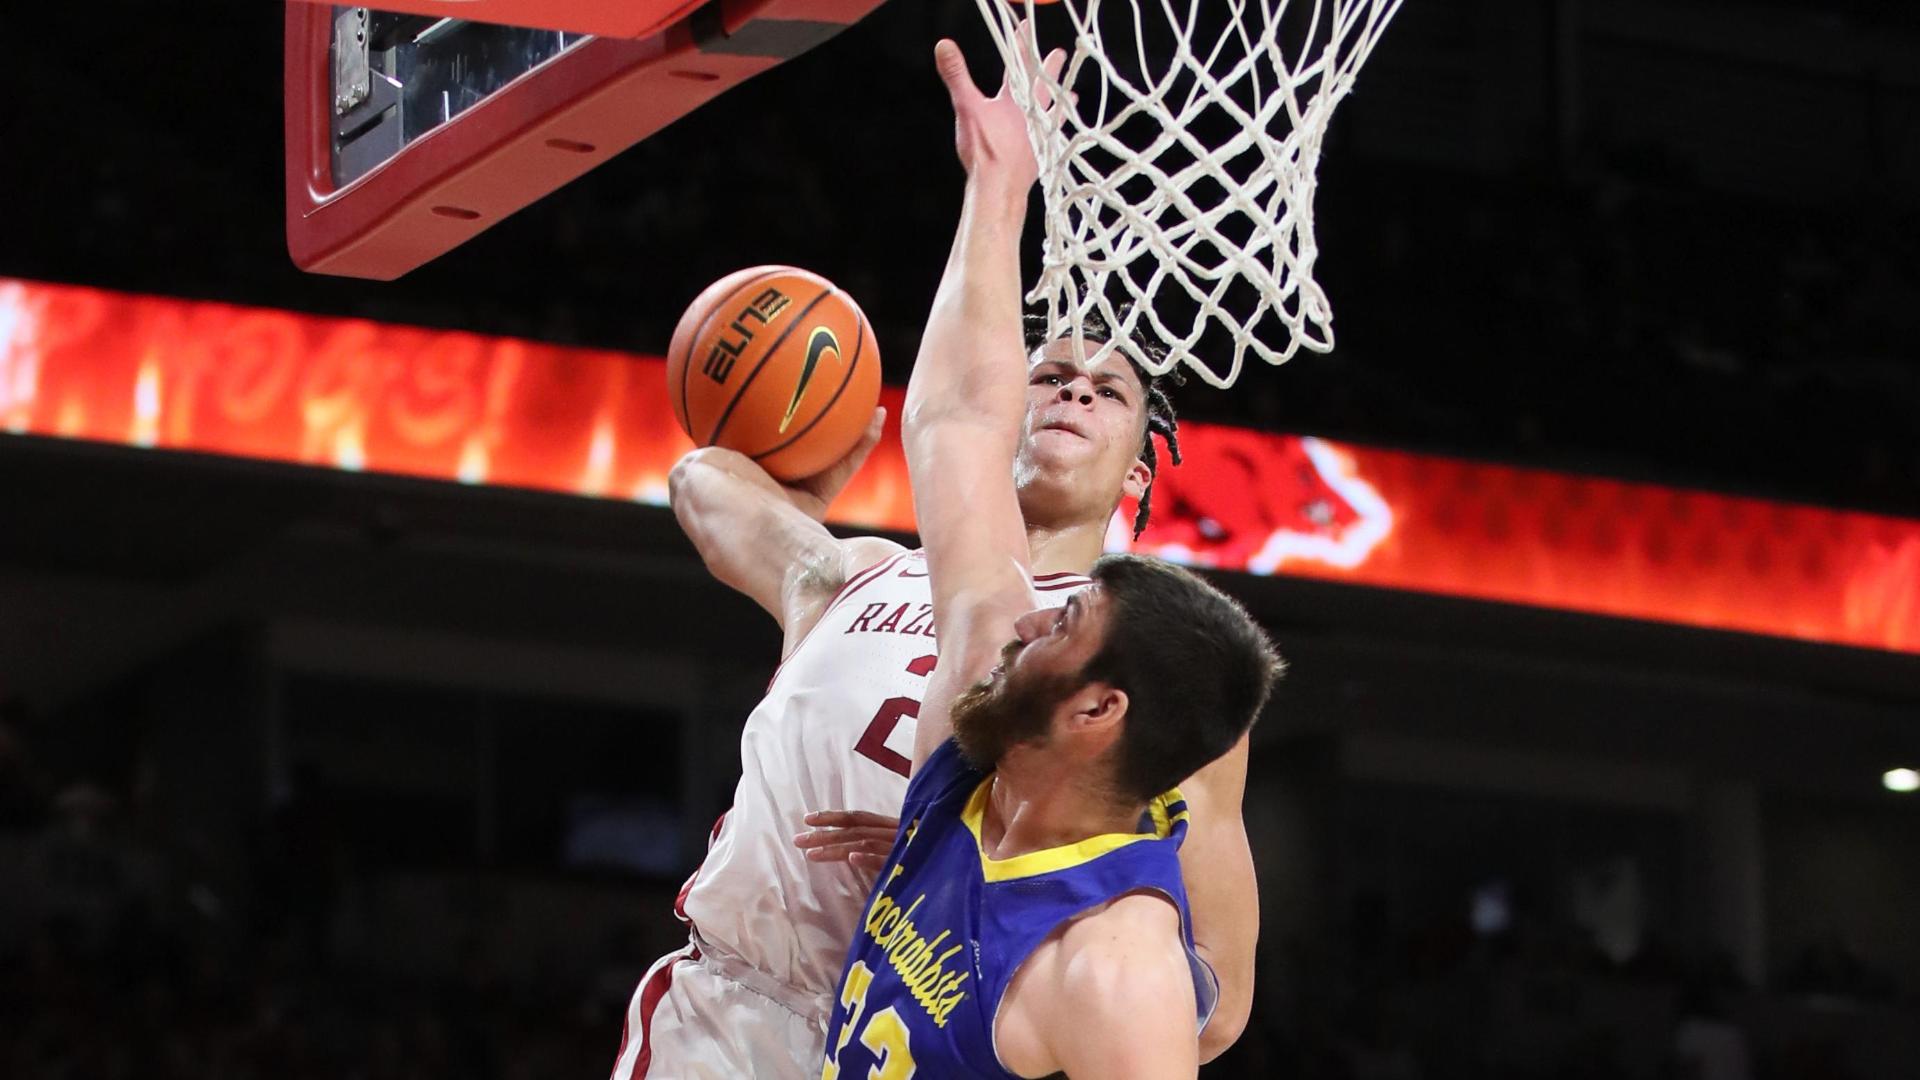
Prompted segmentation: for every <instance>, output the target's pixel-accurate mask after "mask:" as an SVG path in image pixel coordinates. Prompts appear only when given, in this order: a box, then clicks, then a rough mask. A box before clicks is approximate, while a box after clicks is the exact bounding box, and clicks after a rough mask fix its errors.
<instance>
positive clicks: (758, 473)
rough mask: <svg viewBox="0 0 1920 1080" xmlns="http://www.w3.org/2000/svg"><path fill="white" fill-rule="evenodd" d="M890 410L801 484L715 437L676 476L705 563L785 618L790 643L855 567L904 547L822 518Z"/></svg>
mask: <svg viewBox="0 0 1920 1080" xmlns="http://www.w3.org/2000/svg"><path fill="white" fill-rule="evenodd" d="M884 419H885V414H884V412H883V411H876V413H875V415H874V420H873V424H872V426H871V427H870V428H869V429H868V432H867V434H866V436H865V437H864V438H863V439H862V440H861V443H860V445H859V446H857V447H855V449H854V451H853V452H852V453H849V454H848V455H847V456H846V457H845V458H843V459H842V460H841V461H840V462H839V463H836V464H835V465H834V466H833V467H832V468H829V469H828V470H826V471H825V472H822V473H821V474H820V475H818V476H816V477H809V478H807V479H806V480H802V481H798V482H796V483H794V484H782V483H780V482H779V481H777V480H775V479H774V478H773V477H771V476H769V475H767V473H766V472H765V470H763V469H761V468H760V467H759V466H758V465H756V464H754V462H753V461H752V460H751V459H749V458H747V457H745V456H744V455H741V454H738V453H735V452H733V451H731V450H723V449H720V448H717V447H708V448H706V449H702V450H696V451H694V452H692V453H690V454H688V455H686V456H685V457H683V458H681V459H680V461H679V462H678V463H677V464H676V465H675V466H674V468H673V472H672V474H671V475H670V477H669V478H668V487H669V492H670V500H671V503H672V506H673V512H674V516H675V517H676V518H677V519H678V520H679V522H680V527H681V529H682V530H684V531H685V532H686V534H687V537H688V538H689V539H690V540H692V541H693V544H694V547H695V549H696V550H698V551H699V552H700V557H701V559H702V560H703V561H704V562H705V563H706V565H707V569H708V570H709V571H710V572H711V573H712V574H713V575H714V577H716V578H718V579H719V580H720V581H722V582H724V583H725V584H727V585H729V586H731V587H733V588H734V589H736V590H738V591H739V592H741V593H743V594H745V595H746V596H748V597H749V598H751V599H752V600H753V601H754V602H755V603H757V604H759V605H760V606H761V607H762V608H764V609H765V610H766V611H767V612H768V614H770V615H772V616H773V617H774V618H775V619H776V620H778V621H779V622H780V624H781V626H782V628H783V629H784V630H786V632H787V638H788V644H789V647H790V646H791V645H792V644H793V643H795V642H797V641H798V639H799V637H800V635H801V634H804V632H805V629H806V628H807V627H808V626H811V620H812V619H813V618H817V617H818V616H819V610H820V608H822V607H824V606H825V601H826V599H828V598H830V597H831V596H832V594H833V593H834V592H835V591H836V590H837V589H838V588H839V587H840V585H841V584H842V583H844V582H845V581H846V580H847V578H848V577H849V576H851V575H852V574H854V573H858V572H859V571H860V570H861V569H864V568H865V567H866V566H869V565H872V564H873V563H875V562H878V561H879V560H880V559H883V558H886V557H887V556H888V555H890V554H892V553H893V552H896V551H898V550H899V547H898V545H895V544H891V543H889V542H887V541H884V540H877V539H858V540H849V541H842V540H838V539H836V538H835V537H834V536H833V535H832V534H831V533H829V532H828V531H827V529H826V527H825V526H824V525H822V524H821V523H820V520H821V519H822V518H824V517H825V516H826V510H827V506H828V504H829V503H831V502H832V500H833V497H834V496H835V495H837V494H838V493H839V491H840V489H841V487H843V486H845V484H846V481H847V480H848V479H850V478H851V477H852V475H853V473H854V471H855V470H856V469H857V468H858V466H859V464H860V463H861V462H862V461H864V460H865V459H866V456H867V454H868V452H870V451H871V449H872V447H873V444H874V443H875V442H877V441H878V439H879V435H880V429H881V425H882V423H883V422H884ZM797 623H798V624H804V625H796V624H797Z"/></svg>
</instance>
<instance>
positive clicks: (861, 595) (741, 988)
mask: <svg viewBox="0 0 1920 1080" xmlns="http://www.w3.org/2000/svg"><path fill="white" fill-rule="evenodd" d="M985 100H986V101H987V102H988V106H989V107H992V108H996V109H998V110H1000V114H1001V115H1002V116H1003V117H1011V118H1012V121H1013V122H1018V117H1019V110H1018V108H1017V107H1016V106H1015V105H1014V104H1013V103H1012V101H1011V100H1010V99H1009V98H1008V97H1007V95H1006V92H1005V90H1004V89H1003V90H1002V92H1001V95H1000V96H999V97H997V98H994V99H985ZM1029 167H1031V165H1030V163H1029ZM1007 287H1008V289H1009V291H1010V293H1011V295H1013V296H1014V297H1015V299H1014V301H1013V302H1015V303H1016V304H1017V302H1018V301H1017V295H1018V282H1017V281H1015V282H1009V283H1008V284H1007ZM1092 351H1093V350H1091V349H1087V348H1085V346H1084V343H1079V342H1068V341H1058V342H1052V343H1047V344H1044V345H1042V346H1041V347H1040V348H1038V349H1036V350H1035V352H1034V354H1033V364H1032V366H1031V369H1030V374H1029V387H1028V398H1027V399H1028V410H1027V416H1026V423H1025V431H1024V435H1023V439H1022V444H1021V447H1020V451H1019V454H1018V459H1017V462H1016V480H1017V483H1018V488H1019V500H1020V508H1021V512H1022V516H1023V518H1024V520H1025V522H1026V529H1027V540H1028V545H1029V549H1030V551H1031V561H1030V563H1029V566H1030V569H1031V572H1032V575H1033V579H1034V588H1035V592H1036V595H1037V596H1038V597H1040V598H1041V599H1042V602H1044V603H1050V604H1054V605H1059V604H1064V603H1065V602H1066V600H1067V598H1068V597H1070V596H1071V595H1073V594H1074V593H1075V592H1076V591H1078V590H1079V589H1081V588H1083V587H1084V586H1085V585H1086V584H1088V579H1087V577H1086V576H1085V574H1086V571H1087V570H1088V569H1089V568H1091V567H1092V565H1093V563H1094V560H1095V559H1096V558H1098V557H1099V556H1100V554H1101V553H1102V550H1103V548H1104V546H1105V544H1104V541H1105V537H1106V532H1107V526H1108V523H1109V521H1110V520H1111V519H1112V517H1113V515H1114V513H1115V511H1116V510H1117V508H1118V507H1119V505H1120V501H1121V498H1122V496H1123V495H1124V496H1131V497H1134V498H1138V499H1143V500H1144V498H1145V497H1146V496H1147V495H1148V494H1149V487H1150V485H1151V483H1152V480H1153V463H1154V462H1155V461H1156V457H1155V455H1154V453H1153V443H1152V431H1160V432H1161V433H1162V434H1163V435H1169V436H1170V435H1171V429H1172V423H1171V421H1172V415H1171V411H1170V409H1169V408H1167V406H1166V404H1165V399H1164V397H1163V396H1160V395H1159V392H1158V390H1157V389H1154V388H1152V387H1150V386H1149V385H1147V384H1146V383H1144V382H1143V381H1142V379H1141V378H1140V377H1139V375H1138V374H1137V373H1136V372H1135V370H1134V369H1133V367H1132V366H1131V365H1130V364H1128V362H1127V361H1126V360H1125V359H1124V358H1122V357H1121V356H1120V355H1119V354H1118V353H1115V354H1114V355H1113V356H1112V357H1110V358H1109V359H1107V360H1105V361H1103V362H1102V363H1101V364H1099V365H1097V366H1089V365H1087V364H1086V363H1084V362H1083V361H1082V360H1081V359H1079V357H1081V356H1083V355H1084V354H1086V353H1090V352H1092ZM1150 399H1151V401H1152V406H1151V407H1150ZM881 422H882V417H881V416H880V415H878V414H876V416H875V417H874V420H873V424H872V425H871V427H870V428H869V430H868V432H867V435H866V437H865V439H864V440H863V441H862V442H861V444H860V445H859V446H858V447H857V448H856V449H855V450H854V451H853V452H852V453H851V454H849V455H848V456H847V458H846V459H845V460H843V461H841V462H840V463H838V464H837V465H835V466H833V467H832V468H830V469H828V470H827V471H825V472H823V473H821V474H820V475H818V476H815V477H812V478H810V479H808V480H805V481H801V482H799V483H795V484H791V485H783V484H781V483H779V482H777V481H775V480H773V479H772V478H771V477H769V476H768V475H767V474H766V473H765V472H764V471H762V470H761V469H760V468H759V467H758V466H756V465H754V464H753V463H752V462H751V461H750V460H748V459H747V458H745V457H743V456H741V455H739V454H737V453H733V452H731V451H727V450H720V449H713V448H709V449H705V450H699V451H695V452H694V453H692V454H689V455H688V456H687V457H686V458H684V459H682V460H681V462H680V463H679V464H678V465H677V466H676V467H675V469H674V472H673V476H672V483H671V488H672V492H671V494H672V505H673V509H674V513H675V515H676V516H677V517H678V519H679V521H680V523H681V526H682V528H684V529H685V530H686V533H687V535H688V536H689V537H690V538H691V539H692V540H693V542H694V545H695V547H696V548H697V549H698V550H699V552H700V555H701V557H702V559H703V560H704V561H705V562H706V565H707V568H708V569H709V570H710V571H711V572H712V573H713V575H714V576H715V577H716V578H718V579H720V580H721V581H723V582H725V583H726V584H728V585H730V586H732V587H733V588H735V589H737V590H739V591H740V592H742V593H744V594H746V595H747V596H749V597H751V598H752V599H753V600H754V601H755V602H757V603H759V604H760V606H761V607H763V608H765V609H766V611H767V612H768V613H769V614H770V615H772V616H773V617H774V618H775V619H776V620H778V621H779V623H780V625H781V628H782V630H783V631H784V635H785V642H784V647H783V655H782V662H781V665H780V669H779V671H778V672H777V673H776V674H775V676H774V679H773V682H772V684H771V685H770V686H769V688H768V691H767V696H766V697H765V699H763V700H762V701H761V703H760V705H759V706H758V707H757V708H755V709H754V711H753V713H752V714H751V715H750V716H749V718H748V720H747V724H746V729H745V731H744V732H743V734H742V736H741V747H740V757H741V779H740V783H739V786H738V788H737V789H736V791H735V795H734V804H733V808H732V809H731V810H730V811H729V812H728V813H727V815H726V816H725V817H723V818H722V819H721V821H720V823H719V824H718V825H717V826H716V827H715V830H714V835H713V840H712V844H711V847H710V849H709V851H708V854H707V858H706V860H705V861H704V862H703V863H702V864H701V866H700V868H699V869H698V871H696V872H695V874H694V876H693V877H692V878H691V879H690V880H689V881H688V882H687V884H686V887H685V888H683V889H682V890H681V894H680V897H679V900H678V902H677V903H676V905H675V912H676V914H677V915H678V916H679V917H680V918H681V919H682V920H683V921H685V922H686V923H687V925H688V932H689V935H688V936H689V942H688V945H687V947H686V948H684V949H682V950H680V951H678V952H675V953H673V954H670V955H668V956H666V957H664V958H662V959H661V960H660V961H659V962H658V963H656V964H655V965H654V966H653V968H652V969H651V970H650V971H649V972H648V973H647V975H646V977H645V978H644V979H643V980H642V981H641V984H640V986H639V987H638V989H637V990H636V991H635V993H634V996H633V1000H632V1002H631V1004H630V1005H629V1007H628V1011H627V1017H626V1023H625V1029H624V1031H623V1035H622V1045H621V1050H620V1053H619V1056H618V1058H617V1061H616V1063H615V1067H614V1071H613V1080H638V1078H643V1077H644V1078H649V1080H651V1078H654V1077H671V1078H692V1077H699V1078H707V1077H728V1078H733V1077H756V1078H762V1080H770V1078H788V1077H791V1078H795V1080H798V1078H803V1077H804V1078H806V1080H812V1078H813V1077H815V1076H818V1075H819V1072H820V1062H821V1060H822V1055H823V1052H824V1043H825V1038H826V1030H825V1029H826V1022H827V1019H828V1016H829V1015H830V1013H831V1009H832V1004H833V1000H832V999H833V995H834V993H835V991H836V990H837V988H838V984H839V979H840V975H841V968H842V964H843V962H844V960H845V957H846V949H847V945H848V943H849V942H850V941H851V940H852V939H853V935H854V928H855V924H856V922H857V921H858V918H859V915H860V912H861V910H862V908H863V905H864V902H865V899H866V895H867V891H868V886H869V884H870V881H869V878H868V876H867V875H866V874H865V873H864V872H863V871H861V870H858V869H856V868H855V867H854V866H851V865H848V863H847V862H845V861H813V860H809V859H808V858H807V857H806V854H805V853H804V852H803V851H802V850H801V849H800V848H798V847H796V846H795V843H794V838H795V834H796V833H798V832H800V831H801V830H802V829H803V828H804V827H805V819H806V817H807V815H808V814H810V813H813V812H816V811H823V810H845V811H854V812H864V813H867V814H872V815H881V816H892V815H895V814H897V813H898V811H899V808H900V803H901V800H902V798H903V797H904V795H905V792H906V786H907V774H908V772H909V771H910V768H911V756H912V753H913V745H914V726H915V724H914V719H915V717H916V716H917V715H918V711H919V700H920V698H921V696H922V695H923V694H924V692H925V689H926V686H927V676H928V674H929V673H930V672H931V671H932V670H933V665H934V663H935V658H936V655H937V646H936V642H935V638H934V629H933V625H932V611H933V606H932V596H931V593H930V591H929V589H928V586H927V579H926V565H925V561H924V559H923V557H922V556H921V554H920V553H919V552H916V551H908V550H906V549H904V548H901V547H900V546H899V545H897V544H894V543H892V542H890V541H887V540H883V539H878V538H872V537H861V538H853V539H845V540H843V539H837V538H835V537H834V536H832V535H831V534H830V533H828V531H827V530H826V528H825V527H824V526H823V525H822V524H821V520H822V519H823V518H824V517H825V514H826V509H827V506H828V504H830V503H831V502H832V501H833V498H834V496H835V495H836V494H838V492H839V491H840V489H841V488H842V487H843V486H844V485H845V483H846V482H847V480H848V479H849V478H850V477H851V476H852V475H853V473H854V472H855V471H856V470H857V469H858V468H859V466H860V464H861V463H862V462H863V461H864V460H865V458H866V455H867V453H868V452H869V451H870V450H871V449H872V447H873V445H874V443H875V442H877V441H878V439H879V435H880V428H881ZM1150 429H1151V430H1150ZM1246 761H1247V758H1246V744H1245V741H1244V740H1243V741H1242V742H1241V744H1240V745H1239V746H1238V747H1236V748H1235V750H1234V751H1233V752H1232V753H1230V754H1228V755H1227V756H1226V757H1225V758H1222V759H1221V760H1219V761H1217V762H1215V763H1214V764H1212V765H1210V766H1208V767H1207V768H1206V769H1205V770H1204V771H1202V772H1201V773H1200V774H1198V775H1197V776H1195V777H1194V778H1192V779H1191V780H1189V781H1188V782H1186V783H1184V784H1182V785H1181V790H1182V791H1183V793H1184V794H1185V795H1186V798H1187V802H1188V805H1189V808H1190V812H1191V817H1192V822H1193V824H1192V828H1191V830H1190V832H1189V835H1188V838H1187V841H1186V843H1185V845H1184V846H1183V847H1182V849H1181V853H1180V857H1181V865H1182V869H1183V876H1184V877H1185V879H1186V882H1187V888H1188V892H1189V896H1190V898H1191V904H1192V909H1193V923H1194V925H1193V930H1194V938H1195V943H1196V947H1197V950H1198V951H1199V952H1200V953H1201V955H1202V956H1203V957H1204V958H1205V959H1206V960H1207V961H1208V962H1209V963H1210V964H1211V965H1212V966H1213V968H1214V969H1215V971H1216V972H1217V973H1218V975H1219V978H1220V984H1221V995H1220V1000H1219V1004H1218V1007H1217V1009H1216V1012H1215V1014H1214V1020H1213V1022H1212V1023H1211V1024H1209V1025H1208V1027H1207V1031H1206V1036H1205V1039H1204V1041H1203V1043H1202V1045H1201V1048H1200V1050H1201V1055H1202V1058H1203V1059H1206V1058H1211V1057H1213V1056H1215V1055H1217V1054H1218V1053H1219V1052H1220V1051H1222V1050H1224V1049H1225V1048H1226V1047H1227V1046H1228V1045H1230V1044H1231V1043H1232V1042H1233V1041H1234V1039H1235V1038H1237V1037H1238V1035H1239V1033H1240V1031H1241V1030H1242V1029H1243V1028H1244V1027H1245V1024H1246V1019H1247V1014H1248V1011H1249V1008H1250V1006H1251V1002H1252V996H1253V954H1254V942H1255V938H1256V936H1257V933H1258V907H1257V901H1256V897H1255V891H1254V873H1253V860H1252V856H1251V853H1250V851H1249V849H1248V846H1247V839H1246V833H1245V829H1244V826H1243V824H1242V820H1241V812H1240V801H1241V796H1242V793H1243V791H1244V788H1245V784H1246ZM836 820H837V819H836ZM854 820H872V819H857V818H856V819H854Z"/></svg>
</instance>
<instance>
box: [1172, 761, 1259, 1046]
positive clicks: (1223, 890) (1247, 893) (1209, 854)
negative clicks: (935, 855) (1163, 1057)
mask: <svg viewBox="0 0 1920 1080" xmlns="http://www.w3.org/2000/svg"><path fill="white" fill-rule="evenodd" d="M1247 747H1248V738H1247V737H1245V736H1242V737H1241V739H1240V742H1239V743H1237V744H1236V745H1235V746H1234V748H1233V749H1232V750H1229V751H1228V752H1227V753H1226V755H1225V756H1223V757H1221V758H1219V759H1218V760H1216V761H1214V762H1213V763H1212V764H1210V765H1208V766H1207V767H1206V768H1205V769H1202V770H1201V771H1200V772H1199V773H1197V774H1195V775H1194V776H1192V777H1190V778H1188V779H1187V780H1186V781H1185V782H1184V783H1182V784H1181V785H1180V793H1181V795H1183V796H1185V798H1186V800H1187V812H1188V821H1187V837H1186V841H1185V842H1184V843H1182V844H1181V845H1180V869H1181V876H1182V878H1184V879H1185V882H1186V886H1187V904H1188V907H1189V909H1190V910H1191V912H1192V918H1193V940H1194V947H1195V948H1196V950H1197V951H1198V952H1199V953H1200V956H1201V958H1202V959H1204V960H1206V962H1207V963H1208V965H1210V966H1211V967H1212V968H1213V971H1214V974H1215V975H1217V976H1218V977H1219V979H1220V1000H1219V1002H1218V1003H1217V1005H1216V1006H1215V1008H1214V1013H1213V1019H1212V1021H1211V1022H1209V1023H1208V1024H1207V1027H1206V1030H1205V1031H1202V1032H1201V1033H1200V1060H1201V1061H1212V1060H1213V1059H1214V1058H1216V1057H1218V1056H1220V1055H1221V1054H1222V1053H1224V1052H1225V1051H1226V1049H1227V1048H1228V1047H1230V1046H1232V1045H1233V1044H1234V1042H1235V1040H1237V1039H1239V1037H1240V1035H1241V1033H1242V1032H1243V1031H1245V1030H1246V1026H1247V1020H1248V1017H1249V1016H1250V1015H1251V1013H1252V1011H1253V984H1254V969H1255V964H1254V950H1255V947H1256V946H1257V945H1258V944H1259V941H1260V893H1259V886H1258V882H1257V881H1256V880H1255V877H1254V868H1253V850H1252V847H1251V846H1250V845H1249V844H1248V842H1247V826H1246V820H1245V818H1244V817H1243V816H1242V810H1241V807H1242V803H1243V802H1244V799H1245V796H1246V789H1247Z"/></svg>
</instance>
